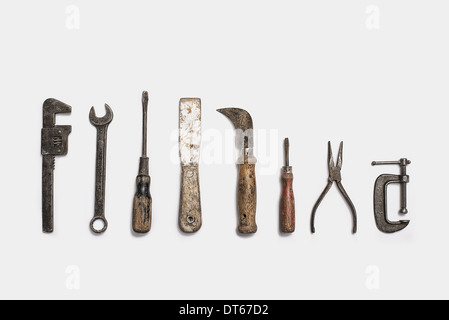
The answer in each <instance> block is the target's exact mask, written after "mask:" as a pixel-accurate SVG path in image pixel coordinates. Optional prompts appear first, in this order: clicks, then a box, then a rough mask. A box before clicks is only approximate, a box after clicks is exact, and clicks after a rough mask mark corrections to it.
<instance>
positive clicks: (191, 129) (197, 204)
mask: <svg viewBox="0 0 449 320" xmlns="http://www.w3.org/2000/svg"><path fill="white" fill-rule="evenodd" d="M200 146H201V100H200V99H197V98H184V99H181V101H180V103H179V148H180V156H181V166H182V183H181V207H180V210H179V227H180V228H181V230H182V231H183V232H186V233H194V232H197V231H198V230H199V229H200V228H201V225H202V223H203V221H202V213H201V197H200V179H199V162H200Z"/></svg>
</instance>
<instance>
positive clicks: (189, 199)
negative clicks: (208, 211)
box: [179, 165, 203, 233]
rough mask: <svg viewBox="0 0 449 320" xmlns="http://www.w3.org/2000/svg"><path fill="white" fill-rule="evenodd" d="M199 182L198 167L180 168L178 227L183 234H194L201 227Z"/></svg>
mask: <svg viewBox="0 0 449 320" xmlns="http://www.w3.org/2000/svg"><path fill="white" fill-rule="evenodd" d="M202 223H203V221H202V216H201V197H200V180H199V169H198V166H188V165H185V166H182V185H181V208H180V210H179V227H180V228H181V230H182V231H183V232H186V233H194V232H197V231H198V230H200V228H201V225H202Z"/></svg>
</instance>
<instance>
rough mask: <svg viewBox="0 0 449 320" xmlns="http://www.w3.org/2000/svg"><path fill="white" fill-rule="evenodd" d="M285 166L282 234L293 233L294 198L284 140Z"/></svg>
mask: <svg viewBox="0 0 449 320" xmlns="http://www.w3.org/2000/svg"><path fill="white" fill-rule="evenodd" d="M284 153H285V166H284V167H283V168H282V179H281V180H282V198H281V208H280V209H281V212H280V225H281V226H280V227H281V228H280V229H281V232H284V233H292V232H295V196H294V193H293V169H292V167H291V166H290V142H289V139H288V138H286V139H285V140H284Z"/></svg>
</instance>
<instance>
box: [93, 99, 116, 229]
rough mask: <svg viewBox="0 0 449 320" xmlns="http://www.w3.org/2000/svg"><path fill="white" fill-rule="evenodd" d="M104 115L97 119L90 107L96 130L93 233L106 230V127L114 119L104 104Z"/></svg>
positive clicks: (109, 109) (110, 110)
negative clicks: (97, 223) (96, 223)
mask: <svg viewBox="0 0 449 320" xmlns="http://www.w3.org/2000/svg"><path fill="white" fill-rule="evenodd" d="M105 107H106V115H105V116H104V117H103V118H97V116H96V114H95V109H94V107H92V109H90V113H89V120H90V123H92V125H93V126H94V127H95V128H97V160H96V174H95V215H94V217H93V219H92V220H91V222H90V229H91V230H92V232H94V233H103V232H105V231H106V229H107V228H108V221H107V220H106V216H105V210H104V208H105V195H106V192H105V191H106V146H107V140H108V127H109V124H110V123H111V122H112V119H113V118H114V114H113V112H112V109H111V108H110V107H109V106H108V105H107V104H106V105H105ZM96 221H101V222H103V227H102V228H101V229H97V228H96V227H95V225H94V224H95V222H96Z"/></svg>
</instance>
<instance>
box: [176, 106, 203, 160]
mask: <svg viewBox="0 0 449 320" xmlns="http://www.w3.org/2000/svg"><path fill="white" fill-rule="evenodd" d="M200 145H201V100H200V99H198V98H185V99H181V101H180V103H179V149H180V150H179V151H180V155H181V162H182V164H183V165H198V164H199V162H200Z"/></svg>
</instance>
